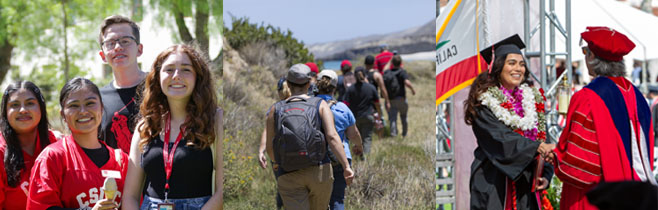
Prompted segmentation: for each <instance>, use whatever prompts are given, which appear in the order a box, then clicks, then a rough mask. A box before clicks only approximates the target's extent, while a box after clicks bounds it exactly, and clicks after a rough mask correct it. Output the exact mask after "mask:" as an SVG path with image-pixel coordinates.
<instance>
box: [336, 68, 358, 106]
mask: <svg viewBox="0 0 658 210" xmlns="http://www.w3.org/2000/svg"><path fill="white" fill-rule="evenodd" d="M340 72H342V73H343V74H342V75H340V76H338V85H337V86H338V87H336V91H338V98H337V100H338V101H345V91H347V88H349V87H350V86H351V85H352V84H354V83H356V79H355V78H354V72H352V63H350V61H349V60H343V62H341V63H340Z"/></svg>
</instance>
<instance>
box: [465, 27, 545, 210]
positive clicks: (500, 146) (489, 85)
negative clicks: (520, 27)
mask: <svg viewBox="0 0 658 210" xmlns="http://www.w3.org/2000/svg"><path fill="white" fill-rule="evenodd" d="M523 47H524V46H523V43H522V42H521V40H520V38H519V37H518V36H517V35H515V36H513V37H510V38H508V39H505V40H503V41H501V42H500V43H497V44H496V45H495V51H494V52H495V53H494V52H492V50H491V47H490V48H488V49H485V50H484V51H483V52H482V55H483V57H484V58H485V60H489V59H488V58H492V57H491V54H495V59H493V58H492V59H491V60H494V62H493V64H492V65H493V66H492V68H490V70H489V71H488V72H487V71H485V72H483V73H482V74H480V75H479V76H478V77H477V78H476V79H475V81H474V82H473V84H472V85H471V90H470V92H469V95H468V99H467V100H466V101H465V102H464V106H465V121H466V124H469V125H471V126H472V128H473V133H474V134H475V137H476V138H477V143H478V146H477V148H476V149H475V152H474V155H475V159H474V160H473V163H472V165H471V178H470V192H471V209H505V210H507V209H546V207H548V206H550V203H548V202H547V201H548V200H547V199H545V198H544V199H542V197H545V196H542V191H543V190H544V189H546V188H547V187H548V186H549V181H550V180H551V178H552V177H553V167H552V166H551V165H550V164H548V163H541V164H543V165H544V168H543V169H542V172H541V173H542V174H541V176H537V175H535V172H534V171H535V170H536V166H537V164H538V161H537V159H536V157H537V156H538V155H541V156H545V155H547V154H548V152H549V151H551V149H552V148H554V147H555V145H554V144H546V143H544V141H545V140H546V121H545V115H544V101H545V98H544V96H543V93H542V92H543V91H539V90H537V89H536V88H534V87H531V86H530V79H529V77H528V76H529V70H527V65H526V63H525V59H524V57H523V55H522V54H521V50H520V49H522V48H523ZM489 61H490V60H489ZM535 177H539V178H536V179H537V180H538V181H537V182H536V187H535V189H537V191H536V192H533V191H535V190H532V185H533V179H535ZM544 194H545V193H544ZM541 200H545V202H541ZM547 203H548V206H546V205H547Z"/></svg>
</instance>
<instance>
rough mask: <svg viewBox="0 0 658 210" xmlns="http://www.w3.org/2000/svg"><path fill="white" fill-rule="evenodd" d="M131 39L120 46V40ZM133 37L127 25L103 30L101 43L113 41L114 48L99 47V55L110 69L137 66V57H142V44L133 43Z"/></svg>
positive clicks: (120, 24)
mask: <svg viewBox="0 0 658 210" xmlns="http://www.w3.org/2000/svg"><path fill="white" fill-rule="evenodd" d="M126 37H131V38H133V39H127V40H126V41H128V40H129V41H128V42H126V43H127V44H125V46H121V44H119V41H118V40H120V39H121V38H126ZM134 39H135V36H134V35H133V33H132V28H131V27H130V24H128V23H118V24H112V25H110V26H108V27H107V28H106V29H105V36H103V42H111V41H115V42H116V43H115V44H114V46H111V47H109V48H106V47H101V48H102V49H101V51H100V55H101V58H102V59H103V61H105V62H107V63H108V64H109V65H110V66H111V67H112V69H125V68H130V67H133V66H134V67H136V66H137V57H138V56H140V55H142V44H137V43H136V42H135V40H134Z"/></svg>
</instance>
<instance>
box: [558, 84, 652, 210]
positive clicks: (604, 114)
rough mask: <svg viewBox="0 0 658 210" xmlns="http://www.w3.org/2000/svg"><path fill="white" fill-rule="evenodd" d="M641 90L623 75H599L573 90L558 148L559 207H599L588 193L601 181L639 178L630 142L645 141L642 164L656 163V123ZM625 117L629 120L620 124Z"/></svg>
mask: <svg viewBox="0 0 658 210" xmlns="http://www.w3.org/2000/svg"><path fill="white" fill-rule="evenodd" d="M615 86H616V88H615ZM638 93H639V91H637V89H636V88H635V87H634V86H633V85H632V84H631V82H629V81H628V80H626V79H624V78H623V77H599V78H596V79H595V80H594V81H592V83H590V85H588V86H587V87H585V88H583V89H582V90H580V91H578V92H576V93H575V94H574V96H573V98H572V100H571V104H570V105H569V111H568V114H567V122H568V123H567V125H566V127H565V129H564V130H563V131H562V135H561V136H560V141H559V143H558V145H557V147H556V148H555V153H556V158H557V160H556V167H555V175H556V176H557V177H558V178H560V180H562V182H563V183H564V184H563V188H562V197H561V200H560V209H563V210H568V209H597V208H596V207H595V206H593V205H591V204H590V203H589V202H588V200H587V197H586V196H585V194H586V193H587V192H588V191H589V190H590V189H591V188H592V187H594V186H596V185H597V184H598V183H599V182H601V181H606V182H610V181H622V180H640V176H639V175H638V173H636V170H634V169H633V168H634V167H633V166H632V164H633V157H634V156H636V154H633V151H632V150H630V149H629V147H630V146H636V147H638V146H637V145H640V144H643V145H642V146H643V147H645V149H644V151H640V153H642V152H644V153H648V154H640V157H641V158H642V159H643V160H644V161H643V163H642V164H644V167H648V168H647V169H649V170H652V169H653V165H652V162H653V161H652V160H651V159H652V158H651V157H653V146H654V142H653V141H652V139H653V138H654V132H653V129H651V128H652V127H653V125H652V123H651V116H650V113H649V112H648V110H649V107H648V105H647V103H646V100H644V98H643V97H642V95H638ZM606 102H607V103H606ZM624 107H625V108H624ZM611 111H613V112H611ZM624 111H626V112H624ZM613 119H617V120H616V121H615V120H613ZM619 119H622V120H619ZM624 121H625V122H626V123H625V126H623V123H621V124H620V122H624ZM629 121H630V122H631V123H628V122H629ZM629 124H632V125H633V126H632V127H631V126H629ZM631 128H632V129H631ZM632 135H634V136H635V138H633V137H632ZM622 136H624V138H622ZM650 139H651V141H649V140H650ZM632 140H635V141H636V142H635V145H633V143H632V142H631V141H632ZM637 151H638V150H636V151H635V152H637ZM647 159H648V166H647ZM635 167H638V164H637V163H636V166H635ZM649 172H650V171H649ZM649 176H651V174H649Z"/></svg>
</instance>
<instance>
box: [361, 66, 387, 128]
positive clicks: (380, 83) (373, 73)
mask: <svg viewBox="0 0 658 210" xmlns="http://www.w3.org/2000/svg"><path fill="white" fill-rule="evenodd" d="M364 64H365V68H366V72H368V74H367V79H368V83H370V84H372V85H374V86H375V90H377V91H378V92H379V93H380V96H381V97H382V98H384V108H386V110H389V109H390V108H391V102H390V101H389V99H388V93H387V92H386V85H384V76H382V74H381V73H379V71H377V69H375V68H374V67H375V57H374V56H372V55H368V56H366V59H365V62H364ZM376 114H377V116H379V118H380V120H377V121H375V132H376V133H377V135H378V136H379V138H382V137H383V136H384V130H383V128H384V123H383V120H381V119H383V118H384V116H383V115H379V114H378V113H376ZM377 116H375V117H377Z"/></svg>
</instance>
